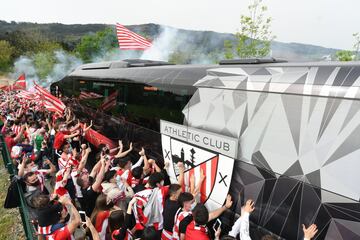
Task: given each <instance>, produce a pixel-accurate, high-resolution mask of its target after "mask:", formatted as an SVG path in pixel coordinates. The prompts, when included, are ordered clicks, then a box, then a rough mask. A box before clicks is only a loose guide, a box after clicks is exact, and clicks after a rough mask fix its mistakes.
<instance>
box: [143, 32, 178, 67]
mask: <svg viewBox="0 0 360 240" xmlns="http://www.w3.org/2000/svg"><path fill="white" fill-rule="evenodd" d="M177 33H178V30H177V29H174V28H170V27H162V28H161V32H160V34H159V36H158V37H157V38H155V40H154V41H153V42H152V47H151V48H150V49H148V50H146V51H145V52H144V53H143V54H142V55H141V59H150V60H158V61H168V60H169V56H170V54H171V53H173V52H174V50H175V49H176V47H177V44H176V36H177Z"/></svg>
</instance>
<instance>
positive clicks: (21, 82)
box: [12, 73, 26, 90]
mask: <svg viewBox="0 0 360 240" xmlns="http://www.w3.org/2000/svg"><path fill="white" fill-rule="evenodd" d="M21 89H23V90H26V79H25V73H23V74H21V75H20V76H19V77H18V79H17V80H16V81H15V83H14V84H13V85H12V90H21Z"/></svg>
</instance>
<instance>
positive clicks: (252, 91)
mask: <svg viewBox="0 0 360 240" xmlns="http://www.w3.org/2000/svg"><path fill="white" fill-rule="evenodd" d="M359 76H360V67H358V66H313V67H303V66H302V67H300V66H299V67H297V66H292V67H276V66H275V67H258V66H257V67H247V68H216V69H211V70H209V71H208V74H207V76H206V77H204V78H203V79H201V80H199V81H198V82H196V83H195V86H196V87H197V88H198V89H197V91H196V93H195V94H194V95H193V97H192V99H191V100H190V102H189V103H188V105H187V106H186V107H185V108H184V110H183V113H184V116H185V123H187V124H188V125H189V126H191V127H195V128H200V129H204V130H207V131H211V132H216V133H220V134H223V135H226V136H231V137H235V138H238V139H239V149H238V156H237V159H238V160H239V161H237V162H236V164H235V168H234V173H233V180H232V186H231V191H230V192H231V193H233V192H241V193H242V194H243V196H244V197H245V198H250V197H251V198H253V199H255V200H257V203H256V204H257V209H258V211H256V214H254V216H252V218H253V219H252V220H253V221H254V222H255V223H257V224H259V225H261V226H263V227H265V228H266V229H269V230H270V231H272V232H274V233H276V234H278V235H279V236H282V237H284V238H287V239H301V233H302V231H301V228H300V226H301V223H305V224H309V223H312V222H315V223H316V224H317V225H318V228H319V233H318V235H317V239H360V205H359V199H360V185H359V184H360V174H359V171H360V111H359V110H360V101H359V99H360V88H359V86H360V77H359Z"/></svg>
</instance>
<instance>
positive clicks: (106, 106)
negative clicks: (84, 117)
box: [100, 91, 118, 111]
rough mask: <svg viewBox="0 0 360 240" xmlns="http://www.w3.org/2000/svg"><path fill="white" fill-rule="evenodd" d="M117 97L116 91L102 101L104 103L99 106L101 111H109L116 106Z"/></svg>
mask: <svg viewBox="0 0 360 240" xmlns="http://www.w3.org/2000/svg"><path fill="white" fill-rule="evenodd" d="M117 96H118V91H115V92H113V93H112V94H110V95H109V96H108V97H107V98H105V99H104V102H103V103H102V104H101V107H100V108H101V109H102V110H104V111H107V110H110V109H111V108H113V107H115V106H116V98H117Z"/></svg>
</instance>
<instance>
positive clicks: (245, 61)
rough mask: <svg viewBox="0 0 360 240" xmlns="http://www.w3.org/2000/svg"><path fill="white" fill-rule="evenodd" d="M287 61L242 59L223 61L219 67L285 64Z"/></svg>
mask: <svg viewBox="0 0 360 240" xmlns="http://www.w3.org/2000/svg"><path fill="white" fill-rule="evenodd" d="M284 62H287V61H286V60H282V59H275V58H241V59H229V60H221V61H220V62H219V65H234V64H262V63H284Z"/></svg>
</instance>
